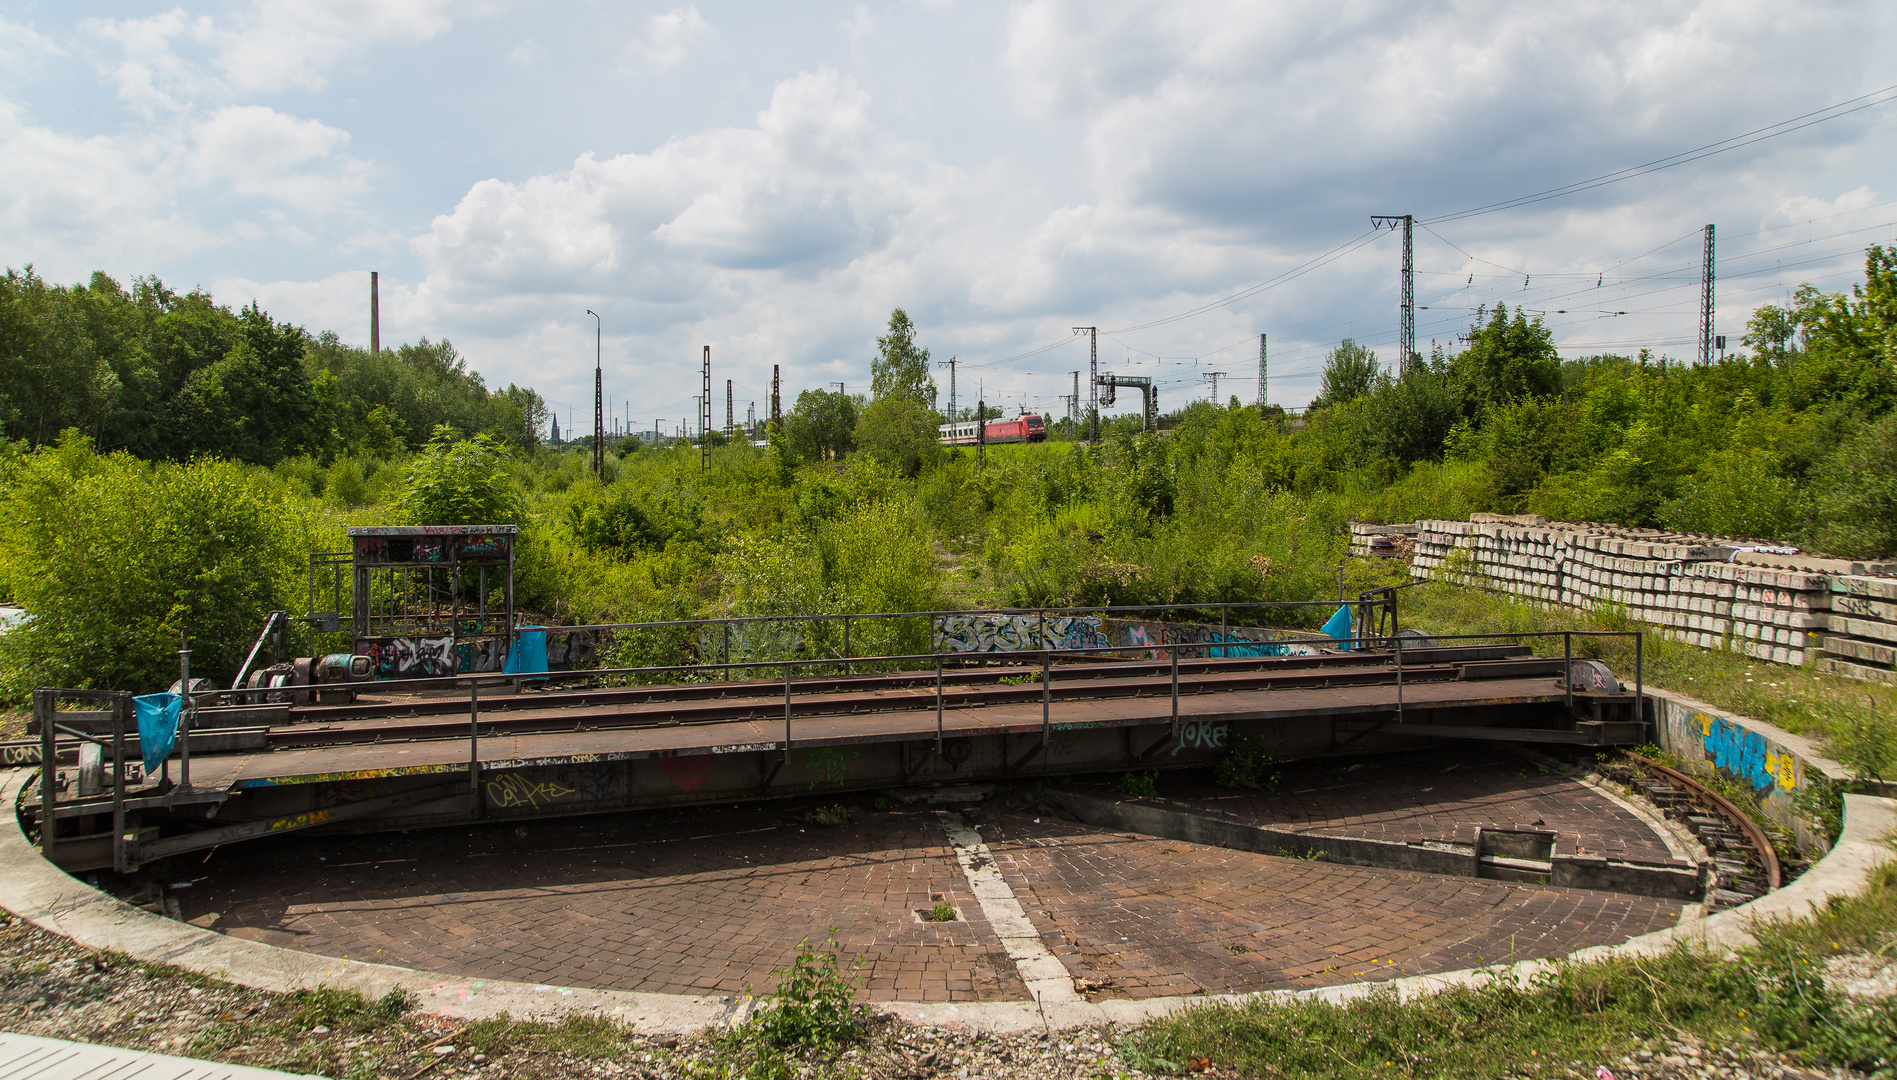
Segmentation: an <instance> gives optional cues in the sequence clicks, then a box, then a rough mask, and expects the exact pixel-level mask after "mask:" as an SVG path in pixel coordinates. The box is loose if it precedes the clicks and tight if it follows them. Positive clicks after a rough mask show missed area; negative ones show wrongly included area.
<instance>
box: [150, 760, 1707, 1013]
mask: <svg viewBox="0 0 1897 1080" xmlns="http://www.w3.org/2000/svg"><path fill="white" fill-rule="evenodd" d="M1460 771H1461V770H1457V772H1460ZM1517 772H1519V768H1518V767H1514V766H1511V767H1510V768H1509V769H1508V770H1506V771H1497V770H1488V771H1487V772H1483V771H1481V770H1477V771H1475V772H1473V773H1472V776H1474V777H1476V778H1478V779H1475V780H1471V779H1469V778H1463V779H1460V780H1458V781H1457V782H1456V784H1454V785H1450V790H1448V791H1445V793H1444V795H1445V799H1451V798H1453V799H1454V800H1456V802H1455V806H1454V807H1452V808H1450V809H1446V810H1444V811H1443V812H1442V815H1441V816H1443V817H1444V819H1445V820H1448V821H1450V822H1451V823H1452V824H1453V821H1454V820H1459V819H1460V815H1462V814H1463V813H1464V812H1465V811H1464V810H1463V809H1462V807H1463V806H1464V805H1465V804H1466V803H1467V802H1468V800H1470V799H1475V800H1476V802H1477V803H1478V805H1480V804H1481V803H1482V800H1483V798H1484V797H1485V796H1484V793H1483V789H1482V783H1483V782H1482V781H1481V780H1480V778H1481V777H1483V776H1486V777H1488V778H1489V782H1491V788H1494V786H1495V785H1502V786H1503V787H1507V785H1508V784H1514V785H1516V786H1517V787H1519V784H1520V778H1518V777H1517V775H1516V774H1517ZM1530 773H1531V774H1533V770H1532V769H1531V770H1530ZM1341 775H1344V776H1350V775H1352V774H1341ZM1438 775H1439V776H1440V775H1441V774H1440V773H1439V774H1438ZM1449 775H1452V776H1453V775H1455V774H1454V773H1451V774H1449ZM1533 775H1535V776H1537V777H1538V779H1537V781H1536V783H1537V784H1538V785H1539V786H1538V789H1537V793H1536V795H1535V798H1536V800H1537V802H1536V803H1535V804H1534V805H1536V806H1538V807H1556V808H1564V809H1565V808H1567V807H1568V806H1569V805H1570V804H1571V803H1576V801H1577V800H1580V799H1581V794H1582V793H1584V794H1585V795H1586V796H1588V797H1591V798H1595V799H1598V796H1594V795H1593V794H1592V793H1591V792H1586V791H1585V789H1582V788H1579V787H1578V786H1577V785H1573V784H1572V783H1571V782H1565V781H1562V782H1556V781H1555V780H1553V779H1548V778H1539V774H1533ZM1543 780H1545V781H1546V782H1545V783H1542V781H1543ZM1505 781H1506V783H1504V782H1505ZM1197 782H1198V781H1195V780H1192V779H1191V778H1181V779H1180V780H1178V781H1177V786H1179V787H1180V791H1181V793H1182V794H1183V793H1186V792H1188V791H1189V790H1192V789H1191V788H1190V785H1191V784H1193V783H1197ZM1173 785H1174V781H1173V780H1171V779H1170V778H1169V779H1166V780H1162V793H1163V794H1172V792H1171V791H1170V790H1169V788H1170V787H1171V786H1173ZM1424 786H1435V787H1438V789H1439V790H1442V787H1443V786H1442V785H1424ZM1564 787H1565V788H1566V789H1567V790H1564ZM1346 790H1347V789H1342V788H1338V789H1335V790H1332V791H1329V792H1313V793H1311V794H1323V795H1327V796H1328V797H1329V798H1330V799H1331V800H1332V802H1333V803H1336V804H1337V805H1335V806H1332V807H1331V808H1330V809H1327V810H1325V811H1323V812H1324V813H1325V814H1333V815H1335V814H1336V813H1337V812H1338V811H1340V810H1344V809H1348V807H1346V806H1343V805H1342V804H1343V803H1344V802H1345V801H1346V800H1344V799H1343V798H1342V796H1341V795H1340V794H1339V793H1340V792H1343V791H1346ZM1359 790H1363V791H1366V792H1372V791H1379V792H1381V794H1380V795H1379V796H1378V797H1385V796H1387V794H1388V784H1387V783H1386V784H1372V785H1367V786H1360V788H1359ZM1509 790H1514V789H1509ZM1213 794H1230V793H1229V792H1223V793H1221V792H1216V791H1213ZM1424 794H1431V793H1424ZM1487 796H1488V797H1493V798H1499V799H1502V800H1503V802H1504V804H1507V803H1508V802H1509V800H1510V799H1512V798H1513V796H1511V795H1509V794H1508V792H1507V791H1504V790H1489V791H1488V792H1487ZM836 801H837V800H836V799H835V798H832V799H827V800H824V802H826V803H834V802H836ZM842 801H843V803H844V804H845V805H848V806H850V807H851V808H853V810H854V811H855V820H854V821H853V822H851V823H850V824H846V825H842V826H834V827H822V826H817V825H812V824H810V823H808V822H807V821H806V820H805V817H804V815H805V814H806V813H807V812H809V811H810V810H812V809H814V808H815V807H816V806H817V805H818V803H817V802H815V801H801V802H787V803H773V804H764V805H746V806H743V807H730V806H725V807H718V808H699V809H693V810H666V811H647V812H635V813H624V814H617V815H610V816H602V817H592V818H573V819H556V820H549V821H536V822H528V823H524V824H518V825H517V824H513V823H504V824H494V825H482V826H476V827H472V828H467V829H459V830H449V829H438V830H427V831H417V832H413V833H408V834H399V835H396V834H384V835H375V836H355V837H350V836H338V837H304V838H300V839H298V838H288V837H286V838H283V839H281V840H278V841H275V842H268V843H266V842H256V843H249V844H245V845H241V846H237V847H232V848H226V849H220V850H219V851H217V852H216V853H214V854H213V855H212V856H211V858H210V859H209V860H207V861H205V862H204V863H202V864H200V863H199V862H198V861H197V860H196V859H195V858H183V859H178V860H173V862H172V864H171V865H170V867H169V868H167V869H164V870H162V871H158V872H159V873H162V874H163V875H165V877H164V879H163V880H164V881H165V882H166V883H170V882H176V881H183V880H188V881H190V887H189V888H186V889H181V890H177V891H176V892H175V895H176V896H177V898H178V900H179V901H180V904H181V906H182V909H183V914H184V916H185V918H186V919H188V920H190V921H192V922H194V923H197V924H198V925H202V926H213V927H215V928H216V929H218V930H221V931H223V932H226V933H229V934H231V935H233V936H239V937H245V938H250V939H252V940H257V941H264V942H269V943H272V944H279V945H285V946H288V947H291V948H296V949H300V950H303V951H306V952H314V953H320V954H323V955H329V956H346V957H350V958H353V959H362V960H374V961H378V962H383V963H393V964H399V965H404V966H408V967H415V968H422V969H426V970H431V971H440V972H444V973H450V974H454V975H459V976H464V977H472V978H504V979H514V980H522V981H527V982H533V983H542V984H548V985H554V986H575V987H599V988H614V989H622V990H644V991H656V992H670V993H696V994H733V993H738V992H742V991H743V990H744V989H745V988H746V987H751V988H753V989H754V990H755V991H756V992H759V993H763V992H767V991H768V990H770V989H771V988H772V987H773V986H774V985H775V980H774V978H773V976H772V974H771V972H772V970H773V969H775V968H781V967H786V966H788V965H789V964H790V963H791V961H792V959H793V958H794V957H795V955H796V952H797V948H798V944H799V943H800V942H801V941H803V940H804V939H806V938H808V939H810V940H811V941H813V942H815V941H820V940H821V939H822V938H823V937H824V935H825V933H826V932H827V931H828V929H829V928H831V927H836V928H837V931H838V941H839V942H840V943H841V945H842V947H843V950H844V952H845V953H846V954H847V955H854V956H861V957H863V958H864V961H865V962H864V965H863V967H862V974H863V976H864V979H865V982H864V988H865V991H866V996H868V997H869V998H871V999H875V1000H902V1001H987V1000H1006V999H1023V998H1025V997H1026V996H1027V994H1026V991H1025V988H1024V987H1023V985H1022V983H1021V982H1020V980H1019V978H1018V976H1017V975H1016V972H1015V969H1014V965H1013V963H1012V962H1011V961H1010V960H1009V959H1008V957H1007V955H1006V953H1005V952H1004V951H1003V949H1002V947H1001V945H1000V942H999V941H998V940H997V939H996V937H995V935H994V933H993V931H992V930H991V929H990V927H989V926H988V924H987V922H986V920H985V919H984V918H983V916H982V912H981V908H980V905H979V904H978V903H977V902H976V901H975V899H974V898H973V896H972V895H971V894H970V891H969V886H968V883H967V880H966V879H965V878H964V877H963V874H962V872H961V868H960V866H959V865H958V863H957V862H956V860H955V857H954V854H953V851H952V849H951V848H950V847H949V845H948V841H947V836H946V834H945V832H944V831H943V828H942V825H941V822H940V820H939V819H938V817H937V815H936V814H935V813H933V812H932V811H930V810H927V809H922V808H897V809H895V810H893V811H878V810H876V809H874V808H873V803H872V800H871V799H870V798H867V797H863V798H858V797H845V798H843V800H842ZM1583 801H1584V800H1583ZM1601 802H1603V803H1604V804H1605V805H1607V806H1609V807H1612V805H1613V804H1612V803H1611V802H1608V801H1606V800H1601ZM1426 806H1427V804H1426V803H1425V804H1418V805H1413V806H1411V807H1410V808H1409V809H1408V810H1406V811H1403V812H1404V813H1416V812H1421V811H1422V809H1423V808H1424V807H1426ZM957 809H960V810H963V811H964V812H965V813H966V814H967V816H968V819H969V820H970V821H971V822H974V823H976V824H978V825H980V826H981V827H982V832H983V835H984V836H985V837H986V838H987V840H988V843H989V845H990V850H991V852H992V853H993V855H994V857H995V859H996V862H997V864H998V865H999V867H1000V868H1001V870H1002V873H1003V875H1004V877H1005V878H1006V880H1007V881H1008V883H1009V885H1010V886H1011V887H1012V888H1013V889H1014V890H1015V893H1016V896H1017V897H1018V898H1019V899H1020V901H1021V903H1022V906H1023V907H1024V908H1025V909H1026V910H1027V913H1028V915H1029V917H1030V918H1031V919H1032V920H1033V921H1034V923H1035V926H1036V928H1037V929H1038V930H1040V932H1041V935H1042V940H1043V941H1044V942H1045V943H1046V945H1047V947H1048V948H1049V950H1050V951H1052V952H1053V953H1054V954H1055V955H1056V956H1058V957H1059V958H1060V959H1061V960H1062V961H1063V962H1064V963H1065V964H1066V965H1067V967H1068V969H1069V971H1070V972H1071V973H1072V974H1074V975H1075V976H1076V977H1078V978H1087V979H1094V980H1102V981H1105V980H1110V983H1109V984H1108V985H1107V986H1105V987H1104V988H1103V989H1102V990H1101V991H1100V993H1102V994H1105V995H1108V996H1130V997H1148V996H1156V995H1165V994H1192V993H1198V992H1201V991H1206V992H1224V991H1240V990H1262V989H1273V988H1280V987H1309V986H1319V985H1325V984H1331V983H1340V982H1353V981H1358V980H1362V979H1374V978H1393V977H1396V976H1398V975H1403V974H1416V973H1422V972H1430V971H1443V970H1452V969H1455V968H1461V967H1467V966H1471V965H1475V964H1481V963H1485V962H1496V961H1503V960H1507V959H1509V958H1511V957H1513V958H1516V959H1527V958H1531V957H1542V956H1553V955H1559V954H1562V953H1565V952H1569V951H1571V950H1573V949H1576V948H1580V947H1583V946H1587V945H1593V944H1599V943H1603V942H1611V941H1617V940H1621V939H1624V938H1627V937H1631V936H1633V935H1636V934H1640V933H1645V932H1647V931H1650V930H1655V929H1658V928H1660V927H1663V926H1666V925H1670V924H1671V923H1673V922H1675V921H1676V920H1677V917H1678V914H1679V911H1680V908H1679V906H1678V905H1677V904H1670V903H1667V902H1664V901H1657V900H1652V899H1649V898H1645V897H1636V896H1626V895H1622V894H1617V893H1602V892H1586V891H1579V890H1569V889H1554V888H1547V887H1541V886H1528V885H1514V884H1507V883H1502V882H1496V881H1485V880H1473V879H1467V878H1452V877H1441V876H1434V875H1428V874H1414V873H1407V872H1402V871H1392V870H1378V869H1368V868H1361V867H1351V866H1340V865H1333V864H1328V863H1318V862H1306V861H1303V860H1299V859H1287V858H1278V857H1273V856H1265V855H1254V854H1249V853H1243V852H1233V851H1227V850H1224V849H1221V848H1207V847H1200V846H1197V845H1193V844H1186V843H1180V842H1176V841H1168V840H1158V839H1154V838H1151V837H1143V836H1130V835H1123V834H1116V833H1111V832H1105V831H1102V830H1099V829H1094V828H1091V827H1089V826H1084V825H1079V824H1075V823H1072V822H1069V821H1063V820H1059V819H1058V818H1057V817H1055V816H1054V815H1053V814H1051V813H1046V812H1043V811H1042V810H1040V809H1037V808H1036V806H1035V805H1034V804H1032V803H1031V802H1029V801H1028V800H1027V798H1026V796H1025V795H1015V796H1009V795H1005V794H1004V795H1001V796H997V797H996V798H993V799H990V800H988V801H987V802H986V803H984V804H982V805H981V806H979V807H959V808H957ZM1597 810H1598V808H1595V809H1593V810H1589V811H1587V813H1586V814H1583V813H1582V812H1581V811H1578V810H1576V811H1572V813H1574V814H1576V815H1577V816H1579V817H1586V816H1588V815H1589V814H1594V813H1596V811H1597ZM1377 812H1378V811H1376V810H1375V809H1374V808H1373V807H1368V806H1366V807H1364V808H1363V810H1362V812H1361V813H1359V814H1358V815H1356V816H1359V817H1373V816H1374V815H1375V814H1376V813H1377ZM1537 812H1538V813H1544V816H1545V812H1544V811H1539V810H1538V811H1537ZM1614 812H1616V813H1619V814H1621V815H1625V811H1624V810H1619V808H1617V807H1615V808H1614ZM1346 816H1348V815H1346ZM1609 817H1611V815H1609ZM1327 820H1328V819H1327ZM1505 820H1507V819H1505ZM1529 820H1531V821H1532V820H1534V819H1533V818H1530V819H1529ZM1548 820H1550V821H1553V820H1555V819H1554V818H1549V819H1548ZM1563 820H1566V819H1563ZM1636 820H1637V819H1636ZM1475 823H1477V824H1489V823H1491V821H1490V820H1489V819H1488V818H1487V817H1484V818H1482V819H1481V820H1479V821H1477V822H1475ZM1603 835H1604V834H1603ZM1630 835H1631V834H1630ZM1655 842H1656V843H1657V841H1655ZM937 897H941V898H944V899H946V900H947V901H949V902H950V903H951V904H953V905H954V906H955V908H956V909H957V911H958V912H959V913H960V915H961V919H960V920H958V921H955V922H950V923H929V922H924V921H921V920H920V919H918V918H917V915H916V911H917V909H926V908H928V907H930V906H931V905H932V904H933V903H934V902H935V900H936V898H937Z"/></svg>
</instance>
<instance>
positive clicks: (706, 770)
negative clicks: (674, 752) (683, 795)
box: [659, 754, 711, 791]
mask: <svg viewBox="0 0 1897 1080" xmlns="http://www.w3.org/2000/svg"><path fill="white" fill-rule="evenodd" d="M659 768H660V769H661V770H662V771H664V773H665V778H666V779H667V780H670V781H671V782H672V783H674V784H677V785H678V786H679V789H680V790H681V791H690V790H692V789H693V788H695V787H697V786H698V785H700V784H702V783H704V782H705V781H706V780H708V779H710V777H711V756H710V755H708V754H699V755H695V756H693V757H669V758H660V759H659Z"/></svg>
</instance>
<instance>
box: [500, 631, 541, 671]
mask: <svg viewBox="0 0 1897 1080" xmlns="http://www.w3.org/2000/svg"><path fill="white" fill-rule="evenodd" d="M546 670H547V628H546V627H544V626H522V627H518V628H517V632H516V633H515V635H514V647H513V648H511V649H509V650H507V663H505V664H503V665H502V666H501V674H503V675H537V674H541V673H543V672H545V671H546Z"/></svg>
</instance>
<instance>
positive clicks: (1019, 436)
mask: <svg viewBox="0 0 1897 1080" xmlns="http://www.w3.org/2000/svg"><path fill="white" fill-rule="evenodd" d="M987 428H988V437H987V441H988V442H990V443H1022V442H1027V443H1036V442H1046V441H1047V419H1046V418H1045V417H1043V416H1041V415H1040V414H1038V413H1023V414H1021V415H1020V416H1017V417H1015V418H1014V419H1012V420H990V421H988V424H987ZM937 430H939V431H940V432H941V435H940V437H938V438H937V439H936V441H937V442H939V443H942V444H943V445H945V446H973V445H975V444H976V443H977V442H980V441H982V440H981V437H980V433H979V432H977V430H976V426H975V421H973V420H966V421H962V422H960V423H954V424H943V425H942V426H941V427H940V428H938V429H937Z"/></svg>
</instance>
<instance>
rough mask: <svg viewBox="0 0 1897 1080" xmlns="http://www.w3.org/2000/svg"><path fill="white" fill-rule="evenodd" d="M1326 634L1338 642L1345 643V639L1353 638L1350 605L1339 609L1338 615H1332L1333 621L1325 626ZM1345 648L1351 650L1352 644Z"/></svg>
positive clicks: (1346, 644)
mask: <svg viewBox="0 0 1897 1080" xmlns="http://www.w3.org/2000/svg"><path fill="white" fill-rule="evenodd" d="M1307 625H1308V624H1307ZM1324 633H1326V634H1328V635H1330V636H1331V637H1332V638H1334V639H1336V640H1338V641H1344V639H1345V638H1348V637H1350V636H1351V633H1350V605H1349V604H1345V605H1344V606H1343V607H1340V608H1338V609H1337V614H1335V615H1332V616H1331V620H1330V621H1329V622H1327V623H1325V624H1324ZM1343 647H1344V648H1346V649H1348V648H1350V644H1349V643H1348V642H1345V644H1344V646H1343Z"/></svg>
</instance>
